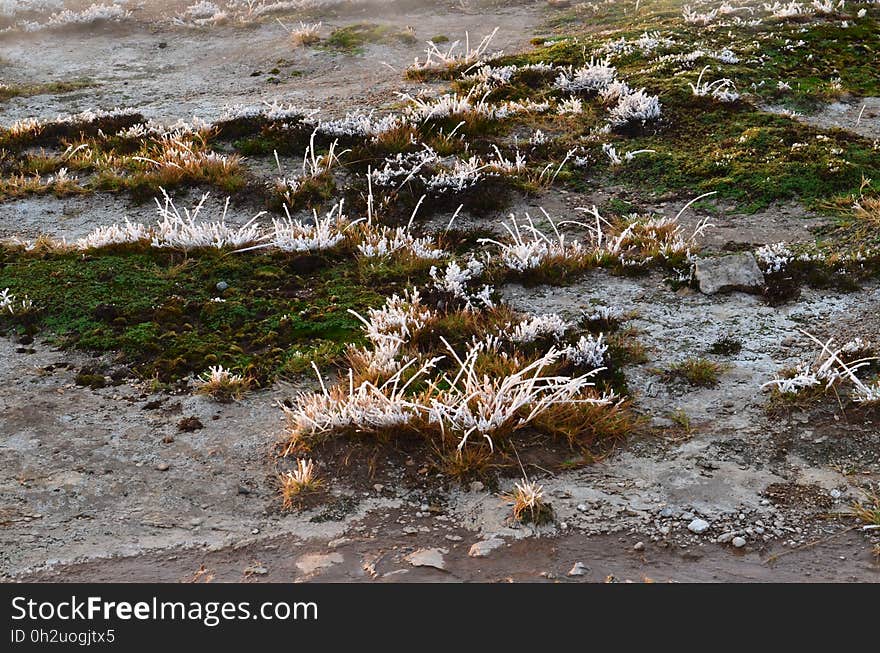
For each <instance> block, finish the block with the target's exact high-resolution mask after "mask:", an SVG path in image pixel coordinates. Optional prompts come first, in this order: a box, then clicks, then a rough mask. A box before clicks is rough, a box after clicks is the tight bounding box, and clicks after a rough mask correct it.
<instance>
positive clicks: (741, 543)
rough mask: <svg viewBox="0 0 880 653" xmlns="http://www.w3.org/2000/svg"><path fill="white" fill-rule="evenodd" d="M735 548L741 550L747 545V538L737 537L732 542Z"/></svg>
mask: <svg viewBox="0 0 880 653" xmlns="http://www.w3.org/2000/svg"><path fill="white" fill-rule="evenodd" d="M732 544H733V546H735V547H736V548H737V549H741V548H743V547H744V546H745V545H746V538H744V537H735V538H733V542H732Z"/></svg>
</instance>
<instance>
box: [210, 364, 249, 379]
mask: <svg viewBox="0 0 880 653" xmlns="http://www.w3.org/2000/svg"><path fill="white" fill-rule="evenodd" d="M242 381H244V377H243V376H241V375H240V374H235V373H234V372H231V371H229V370H227V369H226V368H225V367H223V366H222V365H214V366H212V367H209V368H208V371H207V372H205V373H204V374H203V375H202V377H201V382H202V383H241V382H242Z"/></svg>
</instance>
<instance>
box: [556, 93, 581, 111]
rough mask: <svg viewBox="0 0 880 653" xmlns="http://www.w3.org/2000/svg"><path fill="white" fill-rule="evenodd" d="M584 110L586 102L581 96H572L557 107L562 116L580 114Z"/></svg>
mask: <svg viewBox="0 0 880 653" xmlns="http://www.w3.org/2000/svg"><path fill="white" fill-rule="evenodd" d="M583 112H584V102H583V100H581V99H580V98H576V97H575V96H573V95H572V96H570V97H568V98H566V99H565V100H562V101H561V102H560V103H559V105H558V106H557V107H556V113H558V114H559V115H560V116H565V115H578V114H581V113H583Z"/></svg>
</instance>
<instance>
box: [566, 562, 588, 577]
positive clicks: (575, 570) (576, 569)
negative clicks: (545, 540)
mask: <svg viewBox="0 0 880 653" xmlns="http://www.w3.org/2000/svg"><path fill="white" fill-rule="evenodd" d="M588 571H590V568H589V567H587V566H586V565H585V564H584V563H583V562H576V563H574V566H573V567H572V568H571V569H570V570H569V572H568V575H569V576H585V575H586V574H587V572H588Z"/></svg>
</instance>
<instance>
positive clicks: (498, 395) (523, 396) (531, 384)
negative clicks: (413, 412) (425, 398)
mask: <svg viewBox="0 0 880 653" xmlns="http://www.w3.org/2000/svg"><path fill="white" fill-rule="evenodd" d="M444 343H445V344H446V346H447V349H448V350H449V351H450V353H451V354H452V356H453V357H454V358H455V361H456V362H457V363H458V366H459V369H458V370H457V371H456V372H455V374H454V375H453V376H449V375H444V376H443V380H444V381H445V384H444V385H445V386H447V387H446V388H445V389H440V388H438V386H437V385H435V386H433V387H434V388H435V392H434V394H433V395H432V396H430V400H429V403H428V407H427V409H426V412H427V419H428V422H429V423H431V424H437V425H439V426H440V427H441V428H443V429H444V431H447V432H451V433H455V434H460V437H461V439H460V441H459V444H458V449H459V450H461V449H462V448H464V446H465V445H466V444H467V442H468V438H470V437H471V436H472V435H474V434H476V435H478V436H482V437H483V438H485V440H486V441H487V442H488V443H489V446H490V447H491V448H492V449H494V443H493V440H492V436H493V435H494V434H496V433H500V432H504V431H510V430H513V431H515V430H517V429H520V428H522V427H524V426H526V425H528V424H529V423H530V422H532V421H533V420H534V419H535V418H537V417H538V416H539V415H541V414H542V413H544V412H545V411H547V410H548V409H549V408H550V407H552V406H554V405H556V404H560V403H593V404H597V405H609V404H611V403H613V401H614V399H615V397H613V396H611V395H603V396H602V397H592V396H583V393H584V391H585V390H586V389H587V388H589V387H591V386H593V383H592V382H591V381H590V379H591V378H592V376H593V374H594V373H593V372H590V373H588V374H584V375H581V376H576V377H570V376H543V375H542V372H543V370H544V369H545V368H546V367H547V366H548V365H551V364H552V363H554V362H555V361H556V360H557V359H558V357H559V352H558V351H557V350H556V349H555V348H550V350H549V351H547V353H546V354H544V355H543V356H541V357H540V358H539V359H537V360H536V361H534V362H532V363H530V364H529V365H527V366H525V367H523V368H522V369H520V370H518V371H517V372H515V373H513V374H510V375H507V376H502V377H498V376H496V377H489V376H488V375H483V376H482V377H481V376H480V375H479V374H478V373H477V371H476V363H477V359H478V357H479V355H480V353H481V351H482V347H481V346H480V345H479V344H477V345H471V346H470V347H469V348H468V350H467V352H466V353H465V356H464V358H461V357H459V355H458V354H457V353H456V352H455V350H454V349H453V348H452V347H451V346H450V345H449V343H447V342H446V341H445V340H444Z"/></svg>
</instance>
